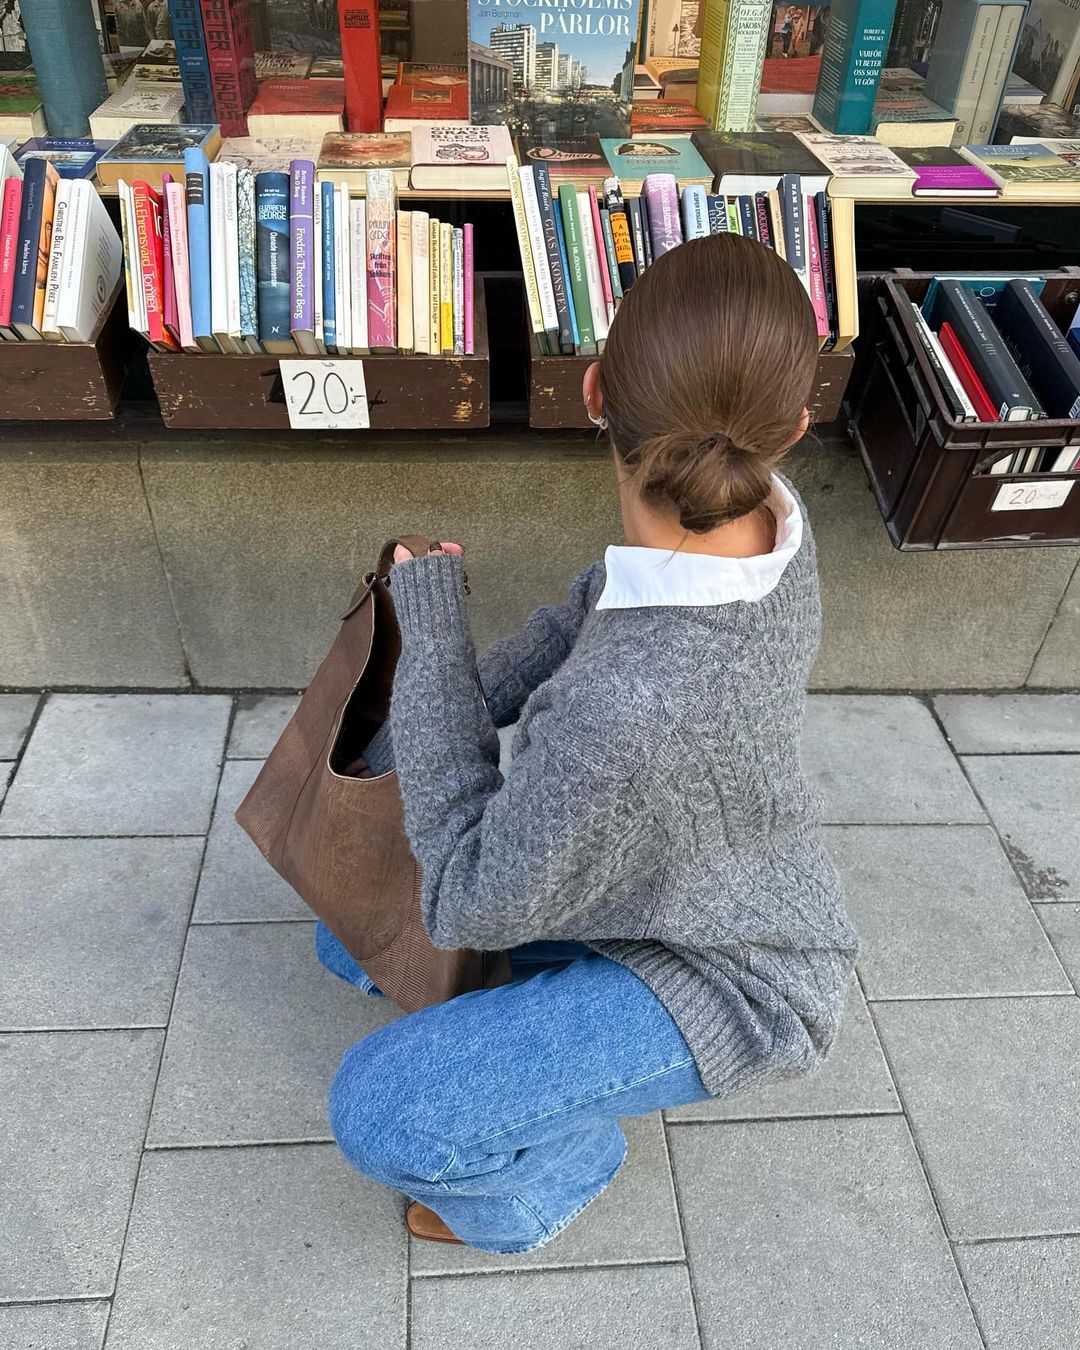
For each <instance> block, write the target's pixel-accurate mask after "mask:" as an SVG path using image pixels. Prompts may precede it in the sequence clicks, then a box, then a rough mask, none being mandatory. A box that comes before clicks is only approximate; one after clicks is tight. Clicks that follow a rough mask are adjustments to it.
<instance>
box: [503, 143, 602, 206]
mask: <svg viewBox="0 0 1080 1350" xmlns="http://www.w3.org/2000/svg"><path fill="white" fill-rule="evenodd" d="M517 146H518V154H519V156H520V160H521V163H522V164H546V165H547V171H548V175H549V177H550V179H551V187H552V191H553V192H555V193H558V191H559V188H561V187H562V185H563V184H564V183H569V184H570V185H571V186H572V187H574V188H588V187H589V185H590V184H592V185H593V186H594V187H595V186H596V185H597V184H598V183H602V182H603V181H604V179H605V178H607V177H608V176H609V175H610V173H611V169H610V168H609V167H608V162H607V159H606V157H605V155H604V149H603V146H602V145H601V144H600V137H599V136H597V135H595V134H593V135H589V136H577V137H571V138H560V139H559V140H545V139H542V138H539V139H538V138H534V137H530V136H519V137H518V140H517Z"/></svg>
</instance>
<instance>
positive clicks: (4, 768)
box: [0, 761, 15, 802]
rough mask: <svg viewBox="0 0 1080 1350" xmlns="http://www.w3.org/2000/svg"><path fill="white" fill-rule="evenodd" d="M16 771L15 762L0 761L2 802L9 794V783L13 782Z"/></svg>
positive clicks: (0, 793) (0, 794) (0, 798)
mask: <svg viewBox="0 0 1080 1350" xmlns="http://www.w3.org/2000/svg"><path fill="white" fill-rule="evenodd" d="M14 773H15V765H14V764H6V763H4V762H3V761H0V802H3V800H4V797H5V796H6V795H7V790H8V784H9V783H10V782H11V779H12V776H13V774H14Z"/></svg>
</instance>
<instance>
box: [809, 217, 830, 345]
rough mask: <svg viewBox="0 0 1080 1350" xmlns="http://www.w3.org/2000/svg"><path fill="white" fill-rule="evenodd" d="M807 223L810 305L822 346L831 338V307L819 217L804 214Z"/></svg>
mask: <svg viewBox="0 0 1080 1350" xmlns="http://www.w3.org/2000/svg"><path fill="white" fill-rule="evenodd" d="M804 219H805V221H806V277H807V283H808V284H807V291H808V293H809V295H810V303H811V304H812V305H813V306H814V318H815V319H816V320H817V334H818V338H819V340H820V342H821V344H822V345H824V344H825V342H826V340H827V339H828V336H829V306H828V304H827V302H826V300H825V278H824V276H823V275H822V271H821V246H820V244H819V242H818V232H817V217H816V216H815V215H814V213H813V211H806V212H805V213H804Z"/></svg>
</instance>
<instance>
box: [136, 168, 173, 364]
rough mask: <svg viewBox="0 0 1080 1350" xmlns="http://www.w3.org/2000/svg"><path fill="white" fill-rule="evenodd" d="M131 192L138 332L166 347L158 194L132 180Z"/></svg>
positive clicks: (157, 346)
mask: <svg viewBox="0 0 1080 1350" xmlns="http://www.w3.org/2000/svg"><path fill="white" fill-rule="evenodd" d="M131 191H132V197H133V202H134V208H133V209H134V215H133V217H132V218H133V220H134V241H135V247H136V249H137V252H138V259H139V274H140V278H141V281H142V307H143V311H144V313H145V319H144V326H143V328H142V329H141V330H140V331H142V333H143V336H144V337H145V338H146V339H147V341H148V342H149V343H150V345H151V346H152V347H154V348H156V349H158V350H166V349H167V348H168V346H169V343H170V338H169V337H168V335H167V334H166V332H165V322H164V314H163V308H162V293H163V278H162V263H163V257H162V238H161V197H160V194H159V193H158V192H157V191H155V189H154V188H152V187H150V185H149V184H148V183H142V182H138V183H132V184H131Z"/></svg>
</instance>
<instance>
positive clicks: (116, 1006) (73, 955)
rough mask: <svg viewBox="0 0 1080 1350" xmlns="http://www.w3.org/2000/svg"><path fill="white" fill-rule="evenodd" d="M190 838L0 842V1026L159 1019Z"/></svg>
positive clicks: (188, 875) (189, 867) (172, 976)
mask: <svg viewBox="0 0 1080 1350" xmlns="http://www.w3.org/2000/svg"><path fill="white" fill-rule="evenodd" d="M201 853H202V840H201V839H0V952H3V954H4V955H3V963H2V964H3V971H4V974H3V978H2V979H0V1029H3V1030H8V1031H13V1030H18V1029H27V1028H29V1029H37V1030H40V1029H45V1028H51V1027H55V1028H62V1027H85V1028H92V1027H122V1026H161V1027H163V1026H164V1025H165V1023H166V1022H167V1021H168V1017H169V1005H170V1003H171V1002H172V994H173V987H174V985H175V983H176V972H177V968H178V967H179V965H180V953H181V952H182V951H183V948H184V933H185V931H186V929H187V920H188V914H189V912H190V910H191V897H192V895H193V893H194V890H195V881H196V878H197V876H198V871H199V858H200V856H201Z"/></svg>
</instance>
